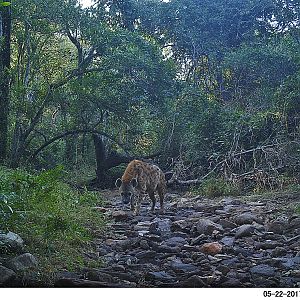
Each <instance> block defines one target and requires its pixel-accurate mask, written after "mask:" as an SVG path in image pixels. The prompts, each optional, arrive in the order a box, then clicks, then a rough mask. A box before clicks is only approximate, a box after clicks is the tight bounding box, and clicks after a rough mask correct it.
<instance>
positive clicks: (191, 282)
mask: <svg viewBox="0 0 300 300" xmlns="http://www.w3.org/2000/svg"><path fill="white" fill-rule="evenodd" d="M178 286H180V287H186V288H201V287H207V286H208V285H207V284H206V283H205V282H204V281H203V280H202V279H201V277H200V276H198V275H192V276H191V277H189V278H187V279H186V280H184V281H182V282H180V283H179V284H178Z"/></svg>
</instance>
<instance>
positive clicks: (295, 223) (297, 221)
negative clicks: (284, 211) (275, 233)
mask: <svg viewBox="0 0 300 300" xmlns="http://www.w3.org/2000/svg"><path fill="white" fill-rule="evenodd" d="M298 228H300V218H299V217H297V216H296V217H294V218H292V219H291V220H290V222H289V225H288V229H289V230H291V229H298Z"/></svg>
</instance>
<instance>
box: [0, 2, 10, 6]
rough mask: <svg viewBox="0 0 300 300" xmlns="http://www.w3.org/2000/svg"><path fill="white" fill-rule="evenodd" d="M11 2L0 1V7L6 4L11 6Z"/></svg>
mask: <svg viewBox="0 0 300 300" xmlns="http://www.w3.org/2000/svg"><path fill="white" fill-rule="evenodd" d="M10 4H11V3H10V2H5V1H3V2H0V7H1V6H2V7H5V6H10Z"/></svg>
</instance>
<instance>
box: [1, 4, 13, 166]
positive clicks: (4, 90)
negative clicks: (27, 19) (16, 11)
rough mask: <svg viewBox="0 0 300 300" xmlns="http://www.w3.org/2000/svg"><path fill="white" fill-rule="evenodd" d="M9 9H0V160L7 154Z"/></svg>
mask: <svg viewBox="0 0 300 300" xmlns="http://www.w3.org/2000/svg"><path fill="white" fill-rule="evenodd" d="M10 32H11V9H10V7H9V6H8V7H2V8H1V11H0V43H1V44H0V46H1V47H0V161H1V160H4V159H5V158H6V156H7V136H8V113H9V110H8V107H9V82H10V79H9V78H10V74H9V71H10Z"/></svg>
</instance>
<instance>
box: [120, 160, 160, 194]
mask: <svg viewBox="0 0 300 300" xmlns="http://www.w3.org/2000/svg"><path fill="white" fill-rule="evenodd" d="M133 178H136V179H137V181H138V186H137V188H138V189H140V190H143V191H144V192H148V193H151V192H155V191H159V190H161V189H163V190H164V191H163V192H164V193H165V190H166V179H165V175H164V173H163V172H162V170H161V169H160V168H159V167H158V166H156V165H152V164H149V163H146V162H143V161H140V160H133V161H131V162H130V163H129V164H128V166H127V168H126V170H125V172H124V174H123V176H122V181H124V182H130V181H131V180H132V179H133Z"/></svg>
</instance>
